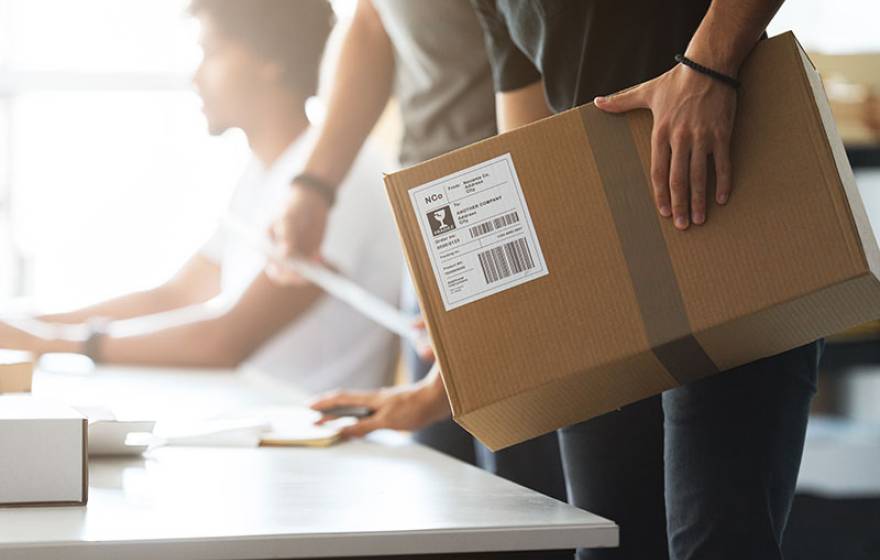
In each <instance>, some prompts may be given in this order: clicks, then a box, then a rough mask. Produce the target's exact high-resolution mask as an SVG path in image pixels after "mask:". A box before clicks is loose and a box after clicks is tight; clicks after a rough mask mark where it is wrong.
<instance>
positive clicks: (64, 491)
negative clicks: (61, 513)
mask: <svg viewBox="0 0 880 560" xmlns="http://www.w3.org/2000/svg"><path fill="white" fill-rule="evenodd" d="M87 449H88V425H87V420H86V419H85V418H83V416H82V415H81V414H79V413H77V412H76V411H75V410H73V409H71V408H69V407H67V406H64V405H61V404H56V403H53V402H52V401H46V400H41V399H38V398H34V397H32V396H30V395H3V396H0V507H6V506H61V505H85V504H86V502H87V501H88V489H89V482H88V472H89V470H88V452H87Z"/></svg>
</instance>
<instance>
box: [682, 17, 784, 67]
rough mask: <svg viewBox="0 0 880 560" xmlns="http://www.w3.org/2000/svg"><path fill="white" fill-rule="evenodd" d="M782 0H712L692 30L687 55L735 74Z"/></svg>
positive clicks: (709, 65)
mask: <svg viewBox="0 0 880 560" xmlns="http://www.w3.org/2000/svg"><path fill="white" fill-rule="evenodd" d="M782 2H783V0H714V1H713V2H712V5H711V7H710V8H709V11H708V12H707V13H706V16H705V17H704V18H703V21H702V23H700V26H699V27H698V28H697V31H696V33H694V36H693V38H692V39H691V42H690V44H689V45H688V48H687V52H686V53H685V54H686V55H687V56H688V57H689V58H691V59H693V60H695V61H697V62H699V63H700V64H703V65H704V66H708V67H710V68H712V69H714V70H717V71H719V72H722V73H725V74H728V75H731V76H735V75H736V74H737V73H738V71H739V67H740V66H741V65H742V63H743V61H744V60H745V58H746V57H747V56H748V54H749V52H751V50H752V47H754V46H755V43H757V42H758V39H760V37H761V34H762V33H763V32H764V30H765V29H766V28H767V24H769V23H770V20H771V19H773V16H774V15H775V14H776V12H777V10H779V7H780V6H781V5H782Z"/></svg>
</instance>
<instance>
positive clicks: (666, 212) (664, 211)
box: [660, 205, 672, 218]
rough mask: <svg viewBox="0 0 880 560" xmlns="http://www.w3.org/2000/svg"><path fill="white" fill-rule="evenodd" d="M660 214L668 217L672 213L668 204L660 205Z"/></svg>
mask: <svg viewBox="0 0 880 560" xmlns="http://www.w3.org/2000/svg"><path fill="white" fill-rule="evenodd" d="M660 215H661V216H663V217H664V218H668V217H669V216H671V215H672V209H671V208H669V206H666V205H663V206H661V207H660Z"/></svg>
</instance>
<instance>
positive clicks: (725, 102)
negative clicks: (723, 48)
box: [595, 61, 736, 230]
mask: <svg viewBox="0 0 880 560" xmlns="http://www.w3.org/2000/svg"><path fill="white" fill-rule="evenodd" d="M698 62H699V61H698ZM595 103H596V107H598V108H599V109H601V110H603V111H608V112H610V113H622V112H625V111H630V110H633V109H640V108H645V109H650V110H651V113H653V115H654V128H653V131H652V134H651V185H652V187H653V190H654V200H655V203H656V205H657V209H658V211H659V212H660V214H661V215H662V216H664V217H669V216H673V218H674V223H675V227H676V228H678V229H680V230H684V229H687V227H688V225H690V223H691V222H693V223H695V224H698V225H699V224H703V223H704V222H705V221H706V198H707V190H708V189H707V184H708V177H709V165H710V163H709V159H710V158H711V159H712V160H713V161H714V164H715V176H716V190H715V201H716V202H717V203H718V204H726V203H727V200H728V198H729V197H730V190H731V169H730V137H731V133H732V132H733V118H734V114H735V113H736V91H735V90H734V89H733V88H731V87H730V86H728V85H726V84H723V83H721V82H719V81H717V80H714V79H712V78H710V77H709V76H705V75H703V74H700V73H699V72H696V71H694V70H692V69H690V68H687V67H685V66H683V65H681V64H679V65H676V66H675V67H674V68H673V69H672V70H669V71H668V72H666V73H665V74H663V75H661V76H658V77H657V78H654V79H653V80H651V81H649V82H645V83H644V84H641V85H639V86H636V87H634V88H632V89H629V90H626V91H624V92H621V93H618V94H616V95H612V96H608V97H597V98H596V100H595Z"/></svg>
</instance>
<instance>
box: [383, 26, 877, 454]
mask: <svg viewBox="0 0 880 560" xmlns="http://www.w3.org/2000/svg"><path fill="white" fill-rule="evenodd" d="M740 77H741V79H742V82H743V86H742V88H741V90H740V92H739V99H738V112H737V121H736V126H735V131H734V137H733V153H732V157H733V165H734V167H733V169H734V174H735V177H734V192H733V195H732V197H731V200H730V202H729V203H728V205H726V206H724V207H718V206H715V205H712V207H711V208H710V210H709V219H708V222H707V224H706V225H704V226H701V227H691V228H690V229H688V230H687V231H686V232H679V231H676V230H675V229H674V228H673V226H672V224H671V222H670V221H669V220H666V219H662V218H660V217H659V216H658V214H657V212H656V211H655V209H654V205H653V201H652V198H651V195H650V186H649V178H648V177H649V175H648V169H649V159H650V130H651V115H650V113H648V112H647V111H638V112H632V113H629V114H627V115H619V116H615V115H608V114H604V113H602V112H600V111H598V110H597V109H596V108H594V107H593V106H592V105H586V106H583V107H580V108H577V109H574V110H571V111H567V112H565V113H561V114H559V115H556V116H553V117H550V118H548V119H544V120H542V121H539V122H537V123H533V124H531V125H529V126H526V127H523V128H520V129H517V130H514V131H511V132H508V133H506V134H502V135H499V136H497V137H494V138H490V139H487V140H484V141H482V142H479V143H477V144H474V145H471V146H468V147H466V148H463V149H460V150H456V151H454V152H451V153H449V154H446V155H444V156H441V157H438V158H436V159H433V160H430V161H428V162H426V163H423V164H421V165H417V166H415V167H412V168H409V169H405V170H403V171H400V172H398V173H394V174H391V175H389V176H387V178H386V186H387V190H388V193H389V197H390V199H391V203H392V206H393V209H394V214H395V219H396V221H397V225H398V227H399V230H400V236H401V239H402V241H403V245H404V248H405V252H406V256H407V261H408V264H409V267H410V271H411V273H412V276H413V279H414V281H415V284H416V287H417V290H418V292H419V297H420V301H421V304H422V309H423V310H424V313H425V316H426V319H427V323H428V327H429V330H430V333H431V336H432V338H433V341H434V343H435V348H436V353H437V357H438V360H439V362H440V365H441V368H442V370H443V376H444V381H445V383H446V387H447V391H448V394H449V399H450V402H451V404H452V410H453V415H454V417H455V419H456V420H457V421H458V423H459V424H461V425H462V426H464V427H465V428H466V429H467V430H468V431H470V432H471V433H472V434H474V435H475V436H477V437H478V438H479V439H480V440H481V441H482V442H484V443H485V444H487V445H488V446H489V447H490V448H492V449H499V448H503V447H506V446H509V445H512V444H514V443H517V442H520V441H523V440H525V439H528V438H531V437H534V436H537V435H539V434H541V433H545V432H548V431H551V430H553V429H556V428H558V427H561V426H565V425H568V424H571V423H574V422H578V421H582V420H586V419H588V418H591V417H593V416H597V415H599V414H603V413H605V412H607V411H610V410H614V409H616V408H618V407H620V406H623V405H625V404H627V403H631V402H634V401H636V400H639V399H642V398H645V397H648V396H651V395H655V394H658V393H660V392H662V391H664V390H666V389H669V388H672V387H676V386H678V385H680V384H683V383H687V382H690V381H693V380H696V379H699V378H702V377H704V376H708V375H711V374H714V373H717V372H720V371H724V370H726V369H729V368H731V367H733V366H736V365H739V364H743V363H747V362H750V361H753V360H755V359H757V358H761V357H764V356H769V355H773V354H776V353H779V352H782V351H784V350H786V349H789V348H793V347H795V346H798V345H801V344H804V343H806V342H809V341H811V340H814V339H816V338H818V337H821V336H824V335H827V334H830V333H835V332H839V331H841V330H843V329H845V328H847V327H849V326H852V325H855V324H858V323H861V322H864V321H867V320H870V319H874V318H877V317H880V282H878V279H877V274H878V271H880V251H878V248H877V243H876V241H875V238H874V234H873V233H872V231H871V228H870V226H869V224H868V220H867V217H866V215H865V211H864V208H863V207H862V202H861V200H860V198H859V194H858V191H857V189H856V185H855V182H854V179H853V175H852V171H851V170H850V167H849V164H848V162H847V160H846V156H845V154H844V151H843V145H842V144H841V141H840V139H839V137H838V134H837V131H836V129H835V126H834V122H833V120H832V118H831V113H830V110H829V108H828V102H827V100H826V98H825V95H824V93H823V90H822V85H821V82H820V80H819V77H818V75H817V74H816V72H815V70H814V69H813V67H812V65H811V64H810V61H809V60H808V59H807V57H806V55H805V54H804V53H803V51H802V50H801V48H800V46H799V45H798V43H797V41H796V39H795V38H794V36H793V35H792V34H791V33H787V34H784V35H781V36H778V37H776V38H773V39H769V40H766V41H763V42H762V43H761V44H759V45H758V46H757V47H756V48H755V49H754V51H753V53H752V54H751V56H750V57H749V59H748V60H747V61H746V63H745V65H744V66H743V68H742V72H741V75H740ZM438 273H439V274H438Z"/></svg>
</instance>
